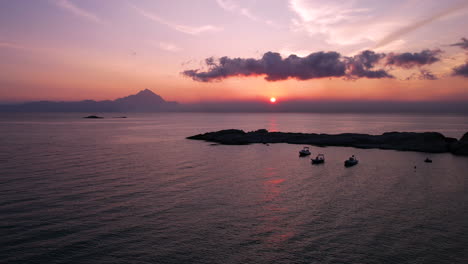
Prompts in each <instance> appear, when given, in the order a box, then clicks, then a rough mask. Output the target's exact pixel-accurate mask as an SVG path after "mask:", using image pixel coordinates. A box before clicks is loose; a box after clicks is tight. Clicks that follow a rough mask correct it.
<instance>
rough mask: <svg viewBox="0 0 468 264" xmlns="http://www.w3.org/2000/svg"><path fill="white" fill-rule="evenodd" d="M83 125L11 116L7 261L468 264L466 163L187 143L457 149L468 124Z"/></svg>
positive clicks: (2, 240) (135, 117)
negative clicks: (294, 136) (443, 142)
mask: <svg viewBox="0 0 468 264" xmlns="http://www.w3.org/2000/svg"><path fill="white" fill-rule="evenodd" d="M87 115H89V113H66V114H62V113H40V114H39V113H30V114H28V113H21V114H14V113H3V114H0V263H22V264H23V263H24V264H27V263H109V264H110V263H112V264H117V263H135V264H137V263H141V264H143V263H168V264H169V263H233V264H234V263H324V264H325V263H366V264H367V263H398V264H401V263H415V264H416V263H418V264H420V263H437V264H443V263H451V264H452V263H468V188H467V180H468V157H461V156H455V155H452V154H450V153H441V154H430V153H419V152H409V151H395V150H380V149H356V148H351V147H315V146H310V150H311V152H312V157H314V156H315V155H317V154H319V153H320V154H324V155H325V159H326V162H325V163H324V164H321V165H312V164H311V161H310V157H305V158H301V157H299V155H298V151H299V150H300V149H302V148H303V147H304V146H303V145H293V144H252V145H243V146H228V145H216V144H213V143H210V142H205V141H196V140H188V139H186V137H188V136H192V135H195V134H199V133H205V132H209V131H217V130H221V129H230V128H236V129H243V130H246V131H251V130H257V129H261V128H265V129H268V130H269V131H282V132H304V133H332V134H335V133H345V132H353V133H367V134H381V133H383V132H389V131H413V132H424V131H436V132H440V133H442V134H444V135H445V136H449V137H454V138H460V137H461V136H462V135H463V134H464V133H466V132H468V117H467V116H466V115H465V116H463V115H433V114H421V115H420V114H313V113H148V114H132V113H126V114H121V113H118V114H116V113H101V114H99V115H101V116H103V117H105V118H104V119H83V118H82V117H83V116H87ZM122 115H125V116H127V118H114V117H118V116H122ZM351 155H355V156H356V157H357V159H358V160H359V164H358V165H356V166H354V167H350V168H345V167H344V165H343V162H344V160H346V159H347V158H348V157H349V156H351ZM426 157H428V158H430V159H432V160H433V163H425V162H424V159H425V158H426Z"/></svg>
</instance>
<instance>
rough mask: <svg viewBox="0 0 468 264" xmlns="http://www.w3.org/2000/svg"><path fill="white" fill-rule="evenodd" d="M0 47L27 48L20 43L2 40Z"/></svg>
mask: <svg viewBox="0 0 468 264" xmlns="http://www.w3.org/2000/svg"><path fill="white" fill-rule="evenodd" d="M0 48H7V49H28V48H26V47H24V46H22V45H19V44H17V43H13V42H2V41H0Z"/></svg>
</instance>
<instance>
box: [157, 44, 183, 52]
mask: <svg viewBox="0 0 468 264" xmlns="http://www.w3.org/2000/svg"><path fill="white" fill-rule="evenodd" d="M159 48H160V49H162V50H165V51H170V52H177V51H180V50H181V48H179V47H177V46H176V45H174V44H172V43H167V42H159Z"/></svg>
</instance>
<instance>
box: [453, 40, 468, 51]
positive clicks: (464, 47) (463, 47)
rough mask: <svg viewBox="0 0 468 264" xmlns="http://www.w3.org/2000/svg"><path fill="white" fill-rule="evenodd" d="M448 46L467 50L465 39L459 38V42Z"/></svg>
mask: <svg viewBox="0 0 468 264" xmlns="http://www.w3.org/2000/svg"><path fill="white" fill-rule="evenodd" d="M450 46H459V47H460V48H462V49H465V50H468V39H466V38H461V41H460V42H457V43H454V44H452V45H450Z"/></svg>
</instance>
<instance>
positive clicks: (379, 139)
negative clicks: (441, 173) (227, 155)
mask: <svg viewBox="0 0 468 264" xmlns="http://www.w3.org/2000/svg"><path fill="white" fill-rule="evenodd" d="M187 139H195V140H205V141H209V142H216V143H220V144H225V145H245V144H252V143H264V144H266V143H290V144H307V145H315V146H322V147H325V146H344V147H355V148H379V149H394V150H404V151H418V152H429V153H444V152H450V153H453V154H455V155H462V156H468V132H467V133H465V135H464V136H463V137H462V138H461V139H460V140H457V139H455V138H450V137H445V136H444V135H442V134H440V133H437V132H424V133H415V132H388V133H383V134H382V135H368V134H354V133H345V134H336V135H329V134H314V133H311V134H305V133H285V132H268V131H267V130H266V129H259V130H256V131H251V132H245V131H243V130H238V129H228V130H220V131H217V132H208V133H205V134H199V135H195V136H190V137H187Z"/></svg>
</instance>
